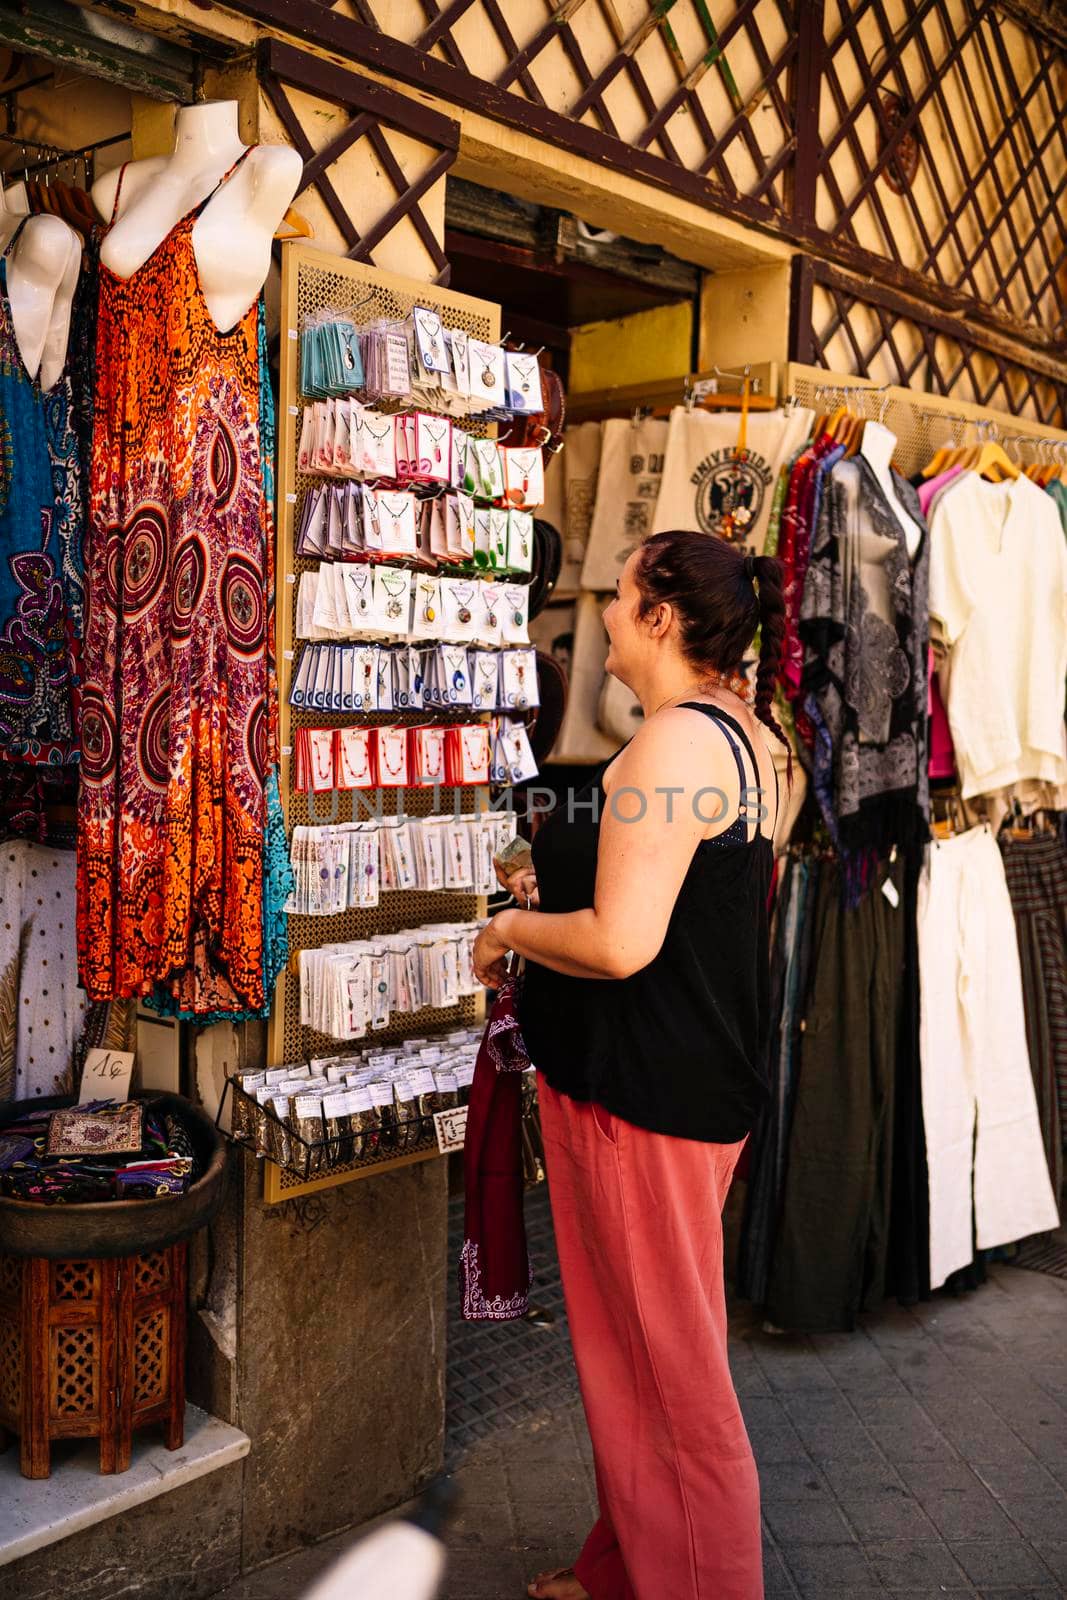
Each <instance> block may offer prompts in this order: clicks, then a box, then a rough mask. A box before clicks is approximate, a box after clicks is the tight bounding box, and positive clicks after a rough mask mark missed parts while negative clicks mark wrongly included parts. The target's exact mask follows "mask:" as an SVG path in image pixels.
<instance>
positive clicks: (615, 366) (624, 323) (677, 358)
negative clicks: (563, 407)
mask: <svg viewBox="0 0 1067 1600" xmlns="http://www.w3.org/2000/svg"><path fill="white" fill-rule="evenodd" d="M692 336H693V308H692V306H691V305H690V304H689V302H688V301H683V302H681V303H680V304H678V305H673V306H656V307H655V308H654V310H652V311H638V312H635V313H634V314H633V315H632V316H629V317H614V318H612V319H611V321H609V322H587V323H586V324H585V325H584V326H583V327H581V328H575V329H573V330H572V333H571V368H570V388H571V391H572V393H575V394H578V393H582V392H588V391H589V390H590V389H609V388H611V387H613V386H614V385H619V384H621V385H625V384H630V383H644V382H646V381H647V380H648V379H651V378H674V377H680V376H681V375H682V374H683V373H686V372H688V371H689V370H690V368H691V366H692Z"/></svg>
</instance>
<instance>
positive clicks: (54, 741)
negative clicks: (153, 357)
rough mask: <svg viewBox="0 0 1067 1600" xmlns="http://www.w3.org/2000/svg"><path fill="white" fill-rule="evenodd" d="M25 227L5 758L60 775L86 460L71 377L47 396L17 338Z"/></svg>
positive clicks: (2, 421)
mask: <svg viewBox="0 0 1067 1600" xmlns="http://www.w3.org/2000/svg"><path fill="white" fill-rule="evenodd" d="M25 220H26V221H28V220H29V219H28V218H27V219H25ZM23 226H24V223H20V225H19V227H18V228H17V229H16V231H15V234H14V236H13V238H12V239H11V241H10V243H9V244H8V246H7V249H6V250H5V251H4V254H3V256H2V257H0V761H3V762H6V763H13V764H16V765H18V766H21V767H26V766H29V767H32V768H34V769H38V770H39V771H41V773H42V775H47V776H53V777H59V776H61V775H62V769H64V768H67V767H69V766H70V764H71V763H72V762H75V761H77V759H78V737H77V666H76V659H77V637H78V632H79V628H80V616H81V597H82V577H81V521H82V519H81V507H80V489H79V463H78V451H77V444H76V440H75V436H74V431H73V426H72V413H71V404H70V388H69V381H68V379H67V377H66V375H64V376H63V377H62V378H61V379H60V380H59V382H58V383H57V384H56V385H55V386H54V388H53V389H52V390H50V391H49V392H48V393H47V394H45V393H43V392H42V390H41V387H40V384H39V383H37V382H35V381H34V380H32V379H31V378H30V376H29V374H28V373H27V371H26V368H25V365H24V363H23V360H22V355H21V353H20V351H19V348H18V344H17V342H16V339H15V329H14V324H13V321H12V316H11V303H10V300H9V299H8V290H7V257H8V256H9V254H10V252H11V249H12V247H13V245H14V244H15V242H16V240H17V239H18V237H19V235H20V234H21V232H22V228H23ZM8 776H9V777H10V776H13V775H12V774H8Z"/></svg>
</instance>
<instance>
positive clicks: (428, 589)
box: [411, 573, 442, 639]
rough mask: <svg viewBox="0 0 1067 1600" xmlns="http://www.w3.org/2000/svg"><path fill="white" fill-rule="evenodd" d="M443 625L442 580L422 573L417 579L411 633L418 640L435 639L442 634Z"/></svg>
mask: <svg viewBox="0 0 1067 1600" xmlns="http://www.w3.org/2000/svg"><path fill="white" fill-rule="evenodd" d="M441 624H442V618H441V580H440V579H439V578H433V577H429V576H426V575H424V574H421V573H420V574H419V575H418V576H417V577H416V579H415V605H414V614H413V617H412V623H411V632H412V633H413V634H414V635H415V637H416V638H420V639H435V638H437V637H438V635H439V634H440V632H441Z"/></svg>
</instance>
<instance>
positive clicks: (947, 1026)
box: [919, 826, 1059, 1289]
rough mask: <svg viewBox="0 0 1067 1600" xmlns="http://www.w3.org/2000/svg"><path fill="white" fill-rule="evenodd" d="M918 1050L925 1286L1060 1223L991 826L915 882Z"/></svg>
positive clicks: (948, 849) (944, 854) (934, 860)
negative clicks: (926, 1215) (925, 1172)
mask: <svg viewBox="0 0 1067 1600" xmlns="http://www.w3.org/2000/svg"><path fill="white" fill-rule="evenodd" d="M919 976H920V987H921V996H920V1006H921V1021H920V1050H921V1061H922V1102H923V1121H924V1123H925V1125H926V1160H927V1166H928V1169H929V1175H930V1286H931V1288H934V1289H936V1288H938V1287H939V1286H940V1285H941V1284H943V1283H944V1281H945V1279H946V1278H947V1277H948V1275H949V1273H950V1272H955V1271H956V1269H957V1268H959V1267H965V1266H967V1265H968V1264H969V1263H970V1261H971V1259H972V1257H973V1253H974V1252H973V1245H972V1220H971V1219H972V1205H973V1216H974V1229H975V1232H974V1238H975V1239H976V1240H977V1244H978V1248H979V1249H983V1250H988V1249H991V1248H993V1246H995V1245H1000V1244H1010V1243H1011V1242H1012V1241H1013V1240H1015V1239H1024V1238H1026V1237H1027V1236H1028V1235H1029V1234H1032V1233H1043V1232H1045V1231H1046V1230H1047V1229H1049V1228H1055V1227H1056V1226H1057V1225H1058V1223H1059V1215H1058V1212H1057V1208H1056V1199H1055V1196H1054V1195H1053V1193H1052V1184H1051V1181H1050V1179H1049V1175H1048V1164H1047V1162H1046V1160H1045V1151H1044V1146H1043V1143H1042V1139H1041V1127H1040V1124H1039V1122H1038V1115H1037V1099H1036V1096H1035V1094H1034V1081H1033V1077H1032V1076H1031V1072H1030V1058H1029V1054H1028V1051H1027V1047H1026V1025H1025V1021H1024V1017H1023V990H1022V977H1021V975H1020V970H1019V946H1018V941H1017V939H1016V934H1015V919H1014V917H1013V916H1012V910H1011V901H1010V899H1009V898H1008V886H1007V883H1006V882H1005V878H1004V864H1003V862H1002V860H1001V855H1000V851H999V850H998V849H997V844H996V840H995V839H994V837H993V834H992V832H991V831H990V829H989V828H988V827H985V826H983V827H978V828H972V829H970V831H969V832H967V833H963V834H960V835H959V836H958V837H956V838H954V839H945V840H940V841H937V842H936V843H934V844H932V845H930V847H929V849H928V851H927V860H926V869H925V871H924V873H923V876H922V878H921V880H920V883H919Z"/></svg>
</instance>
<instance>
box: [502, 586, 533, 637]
mask: <svg viewBox="0 0 1067 1600" xmlns="http://www.w3.org/2000/svg"><path fill="white" fill-rule="evenodd" d="M501 599H502V604H501V622H500V626H501V633H502V637H503V639H504V643H505V644H529V642H530V633H529V615H530V591H529V589H528V588H527V586H526V585H525V584H517V583H506V584H504V585H503V590H502V596H501Z"/></svg>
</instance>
